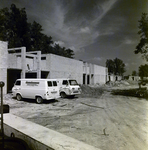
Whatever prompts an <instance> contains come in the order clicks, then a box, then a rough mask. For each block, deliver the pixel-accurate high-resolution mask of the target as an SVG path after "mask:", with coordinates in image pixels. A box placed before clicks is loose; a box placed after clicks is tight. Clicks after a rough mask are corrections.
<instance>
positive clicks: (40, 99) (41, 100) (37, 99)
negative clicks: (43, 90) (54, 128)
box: [36, 96, 43, 104]
mask: <svg viewBox="0 0 148 150" xmlns="http://www.w3.org/2000/svg"><path fill="white" fill-rule="evenodd" d="M42 102H43V99H42V97H39V96H37V97H36V103H37V104H41V103H42Z"/></svg>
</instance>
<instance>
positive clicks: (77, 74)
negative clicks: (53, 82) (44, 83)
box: [0, 41, 108, 93]
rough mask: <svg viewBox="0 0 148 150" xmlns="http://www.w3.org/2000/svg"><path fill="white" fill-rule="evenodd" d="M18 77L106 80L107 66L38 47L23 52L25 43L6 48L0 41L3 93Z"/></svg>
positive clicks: (80, 82) (0, 74) (88, 82)
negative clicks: (43, 50)
mask: <svg viewBox="0 0 148 150" xmlns="http://www.w3.org/2000/svg"><path fill="white" fill-rule="evenodd" d="M18 78H74V79H76V80H77V81H78V83H79V84H96V83H99V84H105V83H106V81H107V79H108V69H107V68H106V67H102V66H98V65H95V64H90V63H87V62H83V61H80V60H76V59H71V58H66V57H62V56H58V55H54V54H41V51H36V52H26V47H20V48H12V49H8V43H7V42H3V41H0V81H3V82H5V87H4V93H7V92H9V91H10V90H11V88H12V86H13V84H14V82H15V80H16V79H18Z"/></svg>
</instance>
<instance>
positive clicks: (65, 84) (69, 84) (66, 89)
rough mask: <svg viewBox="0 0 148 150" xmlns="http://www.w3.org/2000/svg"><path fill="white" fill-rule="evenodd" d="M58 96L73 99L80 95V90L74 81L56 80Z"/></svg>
mask: <svg viewBox="0 0 148 150" xmlns="http://www.w3.org/2000/svg"><path fill="white" fill-rule="evenodd" d="M57 82H58V86H59V92H60V96H61V97H62V98H65V97H67V96H72V97H74V96H75V95H78V94H81V88H80V86H79V85H78V83H77V81H76V80H74V79H57Z"/></svg>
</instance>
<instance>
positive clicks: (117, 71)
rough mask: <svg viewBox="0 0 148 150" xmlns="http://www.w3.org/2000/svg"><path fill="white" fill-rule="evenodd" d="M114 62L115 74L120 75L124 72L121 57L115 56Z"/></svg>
mask: <svg viewBox="0 0 148 150" xmlns="http://www.w3.org/2000/svg"><path fill="white" fill-rule="evenodd" d="M114 64H115V72H114V74H115V75H120V76H122V75H123V73H124V72H125V64H124V63H123V61H122V60H121V59H118V58H115V59H114Z"/></svg>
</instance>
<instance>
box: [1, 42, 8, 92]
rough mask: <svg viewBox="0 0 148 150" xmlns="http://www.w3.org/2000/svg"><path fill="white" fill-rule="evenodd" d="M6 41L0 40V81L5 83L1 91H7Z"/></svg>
mask: <svg viewBox="0 0 148 150" xmlns="http://www.w3.org/2000/svg"><path fill="white" fill-rule="evenodd" d="M7 68H8V42H3V41H0V81H3V82H4V83H5V86H4V87H3V93H4V94H6V93H7Z"/></svg>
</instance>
